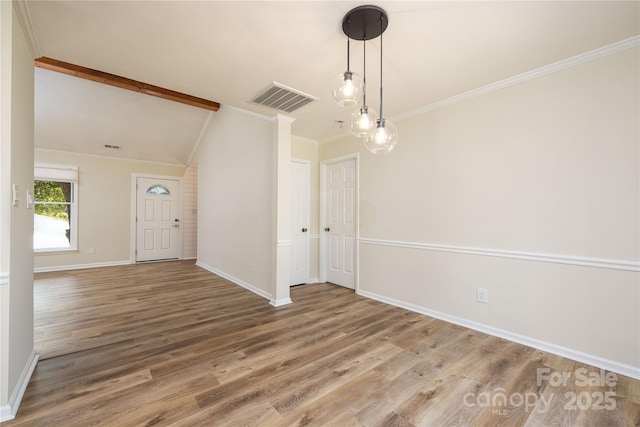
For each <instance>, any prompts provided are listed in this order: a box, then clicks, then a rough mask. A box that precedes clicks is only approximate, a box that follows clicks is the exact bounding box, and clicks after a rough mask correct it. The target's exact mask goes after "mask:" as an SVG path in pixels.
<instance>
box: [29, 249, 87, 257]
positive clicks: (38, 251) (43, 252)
mask: <svg viewBox="0 0 640 427" xmlns="http://www.w3.org/2000/svg"><path fill="white" fill-rule="evenodd" d="M72 253H78V249H74V248H59V249H56V248H51V249H34V250H33V254H34V255H60V254H72Z"/></svg>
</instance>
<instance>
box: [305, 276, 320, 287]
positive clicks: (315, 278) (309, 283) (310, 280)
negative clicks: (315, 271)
mask: <svg viewBox="0 0 640 427" xmlns="http://www.w3.org/2000/svg"><path fill="white" fill-rule="evenodd" d="M306 283H307V285H311V284H314V283H320V279H318V278H317V277H312V278H311V279H308V280H307V282H306Z"/></svg>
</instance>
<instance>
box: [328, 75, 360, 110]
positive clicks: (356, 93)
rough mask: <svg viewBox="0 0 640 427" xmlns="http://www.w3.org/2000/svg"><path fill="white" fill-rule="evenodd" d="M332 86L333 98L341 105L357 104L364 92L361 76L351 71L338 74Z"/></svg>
mask: <svg viewBox="0 0 640 427" xmlns="http://www.w3.org/2000/svg"><path fill="white" fill-rule="evenodd" d="M333 87H334V89H333V98H334V99H335V100H336V102H337V103H338V104H340V105H341V106H343V107H350V106H352V105H357V104H359V103H360V100H361V99H362V95H363V94H364V82H363V80H362V77H361V76H360V75H359V74H357V73H352V72H351V71H345V72H344V73H342V74H340V75H339V76H338V78H337V79H336V81H335V84H334V86H333Z"/></svg>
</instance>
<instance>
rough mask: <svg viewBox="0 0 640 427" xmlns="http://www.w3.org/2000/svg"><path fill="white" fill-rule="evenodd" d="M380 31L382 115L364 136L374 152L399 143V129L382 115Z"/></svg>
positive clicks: (391, 147)
mask: <svg viewBox="0 0 640 427" xmlns="http://www.w3.org/2000/svg"><path fill="white" fill-rule="evenodd" d="M385 19H386V16H384V17H383V16H381V17H380V28H382V27H383V24H384V22H383V20H385ZM383 32H384V30H381V31H380V117H379V118H378V120H376V126H375V128H372V129H371V130H370V131H369V133H368V134H367V135H366V136H365V137H364V145H365V147H367V149H368V150H369V151H371V152H372V153H374V154H375V153H389V152H391V151H392V150H393V149H394V148H395V146H396V144H398V130H397V129H396V126H395V125H394V124H393V123H392V122H391V121H389V120H386V119H385V118H384V116H383V115H382V33H383Z"/></svg>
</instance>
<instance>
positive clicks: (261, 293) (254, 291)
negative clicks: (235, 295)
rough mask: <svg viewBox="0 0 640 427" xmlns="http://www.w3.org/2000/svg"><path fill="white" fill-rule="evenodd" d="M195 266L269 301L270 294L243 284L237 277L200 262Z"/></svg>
mask: <svg viewBox="0 0 640 427" xmlns="http://www.w3.org/2000/svg"><path fill="white" fill-rule="evenodd" d="M196 265H197V266H198V267H202V268H204V269H205V270H207V271H210V272H212V273H213V274H216V275H218V276H220V277H223V278H225V279H227V280H229V281H230V282H233V283H235V284H236V285H238V286H242V287H243V288H245V289H247V290H249V291H251V292H253V293H254V294H256V295H260V296H261V297H262V298H265V299H268V300H269V301H271V294H269V293H267V292H265V291H263V290H262V289H260V288H257V287H255V286H253V285H252V284H250V283H247V282H245V281H243V280H240V279H238V278H237V277H234V276H232V275H230V274H227V273H225V272H223V271H220V270H218V269H217V268H215V267H211V266H210V265H207V264H204V263H202V262H200V261H196Z"/></svg>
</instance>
